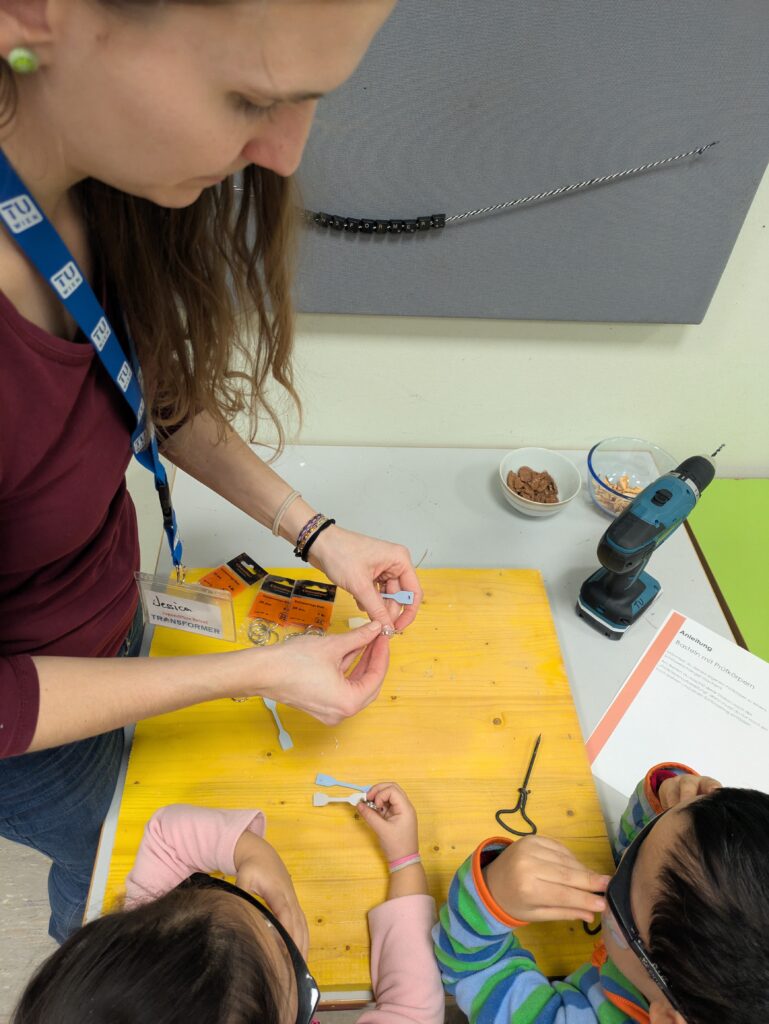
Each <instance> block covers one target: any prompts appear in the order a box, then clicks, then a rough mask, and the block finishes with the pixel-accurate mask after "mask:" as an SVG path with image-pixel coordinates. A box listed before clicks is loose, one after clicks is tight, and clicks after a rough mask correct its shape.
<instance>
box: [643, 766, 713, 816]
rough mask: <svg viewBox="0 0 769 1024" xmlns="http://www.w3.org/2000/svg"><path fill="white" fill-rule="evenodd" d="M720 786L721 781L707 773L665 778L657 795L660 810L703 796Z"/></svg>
mask: <svg viewBox="0 0 769 1024" xmlns="http://www.w3.org/2000/svg"><path fill="white" fill-rule="evenodd" d="M720 788H721V783H720V782H718V781H717V780H716V779H711V778H710V776H708V775H676V776H674V777H673V778H672V779H665V781H664V782H663V783H662V785H661V786H660V788H659V790H658V792H657V796H658V797H659V799H660V803H661V804H662V810H663V811H667V810H669V809H670V808H671V807H676V806H677V805H678V804H682V803H685V802H688V801H689V800H694V799H695V797H698V796H705V795H706V794H707V793H712V792H714V791H715V790H716V789H720Z"/></svg>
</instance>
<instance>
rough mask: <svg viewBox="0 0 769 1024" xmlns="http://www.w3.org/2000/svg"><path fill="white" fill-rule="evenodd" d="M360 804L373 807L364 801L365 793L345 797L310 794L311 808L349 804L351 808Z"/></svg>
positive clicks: (369, 802) (350, 794) (367, 801)
mask: <svg viewBox="0 0 769 1024" xmlns="http://www.w3.org/2000/svg"><path fill="white" fill-rule="evenodd" d="M360 803H367V804H368V805H369V806H370V807H371V806H373V805H372V803H371V801H369V800H366V794H365V793H348V794H347V796H329V795H328V793H313V794H312V806H313V807H325V806H326V804H351V805H352V806H353V807H357V806H358V804H360Z"/></svg>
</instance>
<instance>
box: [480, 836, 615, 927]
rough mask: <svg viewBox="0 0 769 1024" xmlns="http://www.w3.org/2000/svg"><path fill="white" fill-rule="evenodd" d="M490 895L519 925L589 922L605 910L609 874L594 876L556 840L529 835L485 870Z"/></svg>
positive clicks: (593, 873)
mask: <svg viewBox="0 0 769 1024" xmlns="http://www.w3.org/2000/svg"><path fill="white" fill-rule="evenodd" d="M483 875H484V878H485V879H486V884H487V886H488V887H489V890H490V891H491V895H492V896H493V897H494V899H495V900H496V902H497V903H498V904H499V906H500V907H502V909H503V910H504V911H506V912H507V913H508V914H509V915H510V916H511V917H514V918H515V919H516V920H517V921H579V920H582V921H587V922H588V923H590V922H591V921H592V920H593V915H594V914H596V913H600V912H601V911H603V910H605V909H606V901H605V900H604V898H603V897H602V896H596V895H595V894H596V893H601V892H604V890H605V889H606V886H607V885H608V884H609V879H610V877H611V876H610V875H598V874H596V873H595V871H591V870H590V869H589V868H586V867H585V866H584V864H580V862H579V861H578V860H577V858H576V857H575V856H574V855H573V854H572V853H571V851H570V850H567V849H566V847H565V846H563V844H562V843H558V842H556V840H555V839H545V838H544V837H543V836H527V837H526V838H524V839H519V840H518V841H517V842H515V843H511V845H510V846H507V847H505V849H504V850H503V851H502V853H500V854H499V856H498V857H497V858H496V860H494V861H492V862H491V864H489V866H488V867H487V868H484V871H483Z"/></svg>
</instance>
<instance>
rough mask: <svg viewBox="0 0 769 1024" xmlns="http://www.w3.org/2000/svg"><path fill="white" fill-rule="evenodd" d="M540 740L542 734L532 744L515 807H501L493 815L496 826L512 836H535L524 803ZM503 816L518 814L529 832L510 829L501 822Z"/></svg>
mask: <svg viewBox="0 0 769 1024" xmlns="http://www.w3.org/2000/svg"><path fill="white" fill-rule="evenodd" d="M541 740H542V733H540V734H539V736H537V741H536V743H535V744H534V750H533V751H532V754H531V758H530V760H529V767H528V768H527V769H526V775H525V776H524V779H523V784H522V785H520V786H519V787H518V800H517V802H516V804H515V807H502V808H500V810H498V811H497V813H496V814H495V815H494V817H495V818H496V821H497V824H498V825H501V826H502V828H503V829H505V831H506V832H511V833H512V834H513V835H514V836H535V835H536V834H537V826H536V825H535V824H534V822H533V821H532V820H531V818H530V817H529V816H528V814H527V813H526V801H527V799H528V797H529V794H530V793H531V790H530V789H529V779H530V778H531V772H532V769H533V767H534V761H535V760H536V757H537V751H538V750H539V744H540V742H541ZM503 814H520V816H521V817H522V818H523V820H524V821H525V822H526V824H527V825H528V826H529V831H528V832H521V831H520V830H519V829H517V828H511V827H510V825H506V824H505V823H504V821H502V815H503Z"/></svg>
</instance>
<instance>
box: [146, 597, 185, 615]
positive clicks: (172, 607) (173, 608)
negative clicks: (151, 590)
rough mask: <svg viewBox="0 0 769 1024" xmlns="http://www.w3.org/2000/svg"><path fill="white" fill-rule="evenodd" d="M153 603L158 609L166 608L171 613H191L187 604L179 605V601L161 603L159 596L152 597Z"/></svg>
mask: <svg viewBox="0 0 769 1024" xmlns="http://www.w3.org/2000/svg"><path fill="white" fill-rule="evenodd" d="M152 603H153V605H154V606H155V607H156V608H165V609H167V610H168V611H169V612H191V611H192V608H188V607H187V605H186V604H179V602H178V601H171V600H169V601H161V600H160V598H159V597H158V595H157V594H153V595H152Z"/></svg>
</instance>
